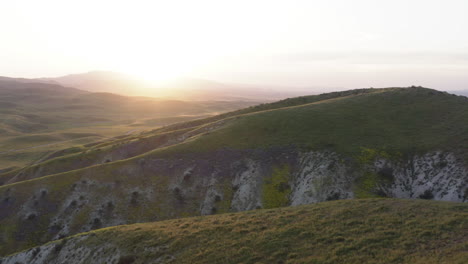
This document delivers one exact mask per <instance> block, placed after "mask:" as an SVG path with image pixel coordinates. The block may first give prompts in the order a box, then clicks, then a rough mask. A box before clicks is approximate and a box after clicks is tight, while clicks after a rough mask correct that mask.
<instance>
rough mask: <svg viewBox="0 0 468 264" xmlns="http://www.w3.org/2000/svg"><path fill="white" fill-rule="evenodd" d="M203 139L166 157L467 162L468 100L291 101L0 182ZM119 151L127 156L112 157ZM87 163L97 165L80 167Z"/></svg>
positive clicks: (380, 95) (359, 97) (363, 94)
mask: <svg viewBox="0 0 468 264" xmlns="http://www.w3.org/2000/svg"><path fill="white" fill-rule="evenodd" d="M181 131H182V132H183V133H181ZM207 131H210V132H209V133H206V132H207ZM200 134H204V135H203V136H201V137H197V138H196V140H191V141H189V142H188V143H186V144H181V145H180V146H175V147H173V148H171V149H168V150H164V151H163V152H164V153H169V152H171V153H180V152H194V151H196V152H200V151H201V152H206V151H212V150H217V149H220V148H225V147H228V148H234V149H255V148H268V147H276V146H288V145H295V146H298V147H305V148H308V149H315V150H317V149H329V150H333V151H336V152H339V153H342V154H346V155H357V154H359V153H360V152H361V150H362V149H363V148H370V149H378V150H379V151H384V152H386V153H389V154H390V155H393V156H402V155H412V154H415V153H424V152H426V151H431V150H450V151H457V152H459V153H457V154H460V155H459V156H460V157H465V159H467V158H468V154H467V151H466V150H467V149H468V148H466V147H465V146H468V98H466V97H461V96H454V95H450V94H447V93H443V92H439V91H435V90H431V89H427V88H421V87H412V88H388V89H357V90H350V91H343V92H334V93H327V94H322V95H313V96H303V97H297V98H290V99H286V100H282V101H278V102H275V103H270V104H262V105H258V106H253V107H249V108H245V109H241V110H237V111H234V112H229V113H225V114H221V115H217V116H214V117H210V118H205V119H199V120H195V121H189V122H183V123H178V124H174V125H169V126H167V127H163V128H161V129H157V130H153V131H149V132H145V133H142V134H141V135H140V136H138V137H134V136H131V137H127V138H124V140H113V141H110V142H109V143H106V149H103V148H101V147H94V148H85V149H82V150H81V151H80V153H77V154H75V155H74V156H71V157H63V158H60V159H57V160H56V161H55V162H53V163H50V162H49V163H48V164H38V165H35V166H33V167H30V168H24V169H22V170H17V171H13V172H10V173H8V174H7V175H4V176H2V175H0V183H1V182H3V183H6V182H9V179H11V178H12V177H13V176H14V175H16V174H18V172H19V171H22V172H23V174H24V175H23V176H21V177H19V179H31V178H35V177H41V176H46V175H50V174H55V173H60V172H65V171H68V170H74V169H79V168H84V167H87V166H90V165H95V164H100V163H103V160H105V159H104V157H106V156H108V157H110V159H109V160H111V161H115V160H119V159H125V158H130V157H133V156H136V155H141V154H143V153H145V152H148V151H149V150H154V149H158V148H160V147H167V146H168V145H172V144H175V143H180V142H181V141H183V140H185V139H188V138H190V137H193V136H197V135H200ZM159 135H164V138H165V139H166V143H164V144H159V143H157V144H154V143H152V142H156V141H154V140H150V141H151V142H150V141H148V139H152V138H161V136H159ZM167 135H174V136H172V137H171V136H167ZM181 139H182V140H181ZM138 141H140V143H138ZM158 142H159V141H158ZM129 144H130V145H131V146H129ZM135 145H140V146H143V147H134V146H135ZM97 152H100V153H97ZM116 152H119V153H120V154H119V155H115V154H112V153H116ZM96 157H99V158H96ZM83 159H84V160H90V162H81V161H82V160H83ZM57 164H58V165H57ZM39 167H45V168H43V169H40V170H39ZM33 171H34V172H33ZM2 179H3V180H2ZM16 181H17V180H16Z"/></svg>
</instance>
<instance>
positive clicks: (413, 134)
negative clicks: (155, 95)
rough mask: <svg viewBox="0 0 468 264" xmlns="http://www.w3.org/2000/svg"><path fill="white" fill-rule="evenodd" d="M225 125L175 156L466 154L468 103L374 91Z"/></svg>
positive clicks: (405, 91) (418, 92)
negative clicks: (282, 150)
mask: <svg viewBox="0 0 468 264" xmlns="http://www.w3.org/2000/svg"><path fill="white" fill-rule="evenodd" d="M227 121H229V122H226V123H227V125H225V126H223V127H222V128H220V129H218V130H216V131H213V132H212V133H210V134H209V135H206V136H203V137H199V138H197V140H193V141H192V142H190V143H188V144H183V145H180V146H178V147H175V148H174V151H204V150H206V151H209V150H213V149H219V148H222V147H230V148H236V149H249V148H265V147H271V146H281V145H291V144H293V145H297V146H305V147H307V148H310V149H323V148H327V149H332V150H334V151H337V152H340V153H345V154H353V153H354V154H355V153H358V152H360V151H361V148H372V149H383V150H388V151H390V152H394V153H397V152H399V153H403V154H406V153H414V152H425V151H428V150H435V149H441V150H452V151H453V150H455V149H458V150H460V151H462V152H463V154H467V153H466V152H467V151H468V148H466V147H467V146H468V98H466V97H462V96H455V95H450V94H447V93H443V92H439V91H435V90H431V89H427V88H419V87H414V88H393V89H392V88H391V89H374V90H370V91H369V92H367V93H359V94H357V95H353V94H351V95H348V96H343V97H337V98H332V99H328V100H320V101H317V102H312V103H306V104H300V105H297V106H290V107H284V108H279V109H274V110H269V111H268V110H267V111H260V112H254V113H252V114H246V115H239V116H235V117H232V118H230V119H228V120H227Z"/></svg>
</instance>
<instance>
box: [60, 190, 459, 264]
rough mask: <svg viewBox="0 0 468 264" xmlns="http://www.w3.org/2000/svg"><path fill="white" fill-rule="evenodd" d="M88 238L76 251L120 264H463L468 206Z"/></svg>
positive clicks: (331, 212)
mask: <svg viewBox="0 0 468 264" xmlns="http://www.w3.org/2000/svg"><path fill="white" fill-rule="evenodd" d="M87 234H92V235H91V236H89V237H88V238H86V239H85V240H83V241H82V242H80V245H84V246H86V247H88V248H90V249H91V250H92V251H94V252H97V251H98V250H99V248H100V246H103V244H106V245H109V244H110V245H113V246H115V247H117V248H118V249H119V252H120V254H121V260H123V259H125V258H127V259H128V258H133V259H134V262H132V263H134V264H137V263H147V262H148V261H151V260H154V259H157V258H167V257H169V256H173V257H175V260H174V263H320V264H327V263H330V264H332V263H347V264H351V263H359V264H360V263H382V264H383V263H385V264H387V263H412V264H418V263H420V264H430V263H452V264H456V263H459V264H462V263H467V262H468V204H459V203H448V202H434V201H423V200H398V199H364V200H359V199H358V200H343V201H332V202H324V203H319V204H313V205H305V206H298V207H289V208H279V209H270V210H256V211H248V212H242V213H231V214H221V215H215V216H207V217H191V218H182V219H174V220H168V221H161V222H155V223H145V224H133V225H127V226H118V227H112V228H105V229H101V230H97V231H93V232H91V233H87ZM78 236H79V235H78ZM68 239H70V238H68ZM56 243H61V242H56ZM63 243H66V242H63ZM91 255H92V254H91ZM84 263H93V260H92V259H91V258H89V259H86V260H85V262H84Z"/></svg>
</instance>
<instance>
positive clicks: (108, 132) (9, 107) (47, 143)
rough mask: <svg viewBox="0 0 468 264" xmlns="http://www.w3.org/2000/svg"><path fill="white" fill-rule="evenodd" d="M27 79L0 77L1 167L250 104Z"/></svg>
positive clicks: (20, 163)
mask: <svg viewBox="0 0 468 264" xmlns="http://www.w3.org/2000/svg"><path fill="white" fill-rule="evenodd" d="M26 81H27V80H18V79H11V78H10V79H8V78H0V169H5V168H9V167H13V166H16V167H23V166H25V165H28V164H31V163H34V162H37V161H39V160H41V159H42V158H43V157H45V156H47V155H49V154H51V153H52V152H54V151H57V150H60V149H64V148H67V147H73V146H75V145H82V144H88V143H91V142H95V141H98V140H105V139H106V138H109V137H113V136H117V135H122V134H126V133H128V134H131V133H135V132H137V131H141V130H144V129H154V128H156V127H161V126H164V125H168V124H172V123H175V122H181V121H187V120H193V119H197V118H202V117H207V116H212V115H215V114H218V113H222V112H227V111H232V110H236V109H239V108H244V107H247V106H251V105H253V104H255V103H254V102H243V101H229V102H221V101H204V102H199V101H197V102H195V101H180V100H161V99H156V98H150V97H129V96H120V95H116V94H111V93H90V92H86V91H82V90H78V89H74V88H67V87H63V86H60V85H57V84H52V83H34V82H33V80H29V81H30V82H26Z"/></svg>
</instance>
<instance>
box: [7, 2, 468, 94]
mask: <svg viewBox="0 0 468 264" xmlns="http://www.w3.org/2000/svg"><path fill="white" fill-rule="evenodd" d="M467 12H468V1H467V0H411V1H410V0H391V1H390V0H389V1H382V0H381V1H376V0H353V1H349V0H341V1H340V0H323V1H313V0H308V1H294V0H285V1H274V0H268V1H255V0H249V1H241V0H235V1H234V0H232V1H221V0H213V1H204V0H197V1H193V0H191V1H177V0H170V1H168V0H164V1H157V0H153V1H150V0H148V1H139V0H130V1H118V0H109V1H105V0H79V1H78V0H77V1H71V0H41V1H38V0H30V1H28V0H14V1H6V0H5V1H2V3H1V5H0V34H1V35H0V75H3V76H14V77H44V76H58V75H64V74H69V73H79V72H86V71H90V70H112V71H119V72H124V73H130V74H134V75H137V76H141V77H144V78H146V79H154V80H159V79H165V78H170V77H175V76H179V75H184V76H192V77H201V78H206V79H213V80H221V81H228V82H238V83H257V84H258V83H262V84H276V85H281V86H290V85H291V86H327V87H344V88H356V87H369V86H373V87H382V86H408V85H413V84H414V85H423V86H427V87H434V88H441V89H447V90H454V89H462V88H465V89H468V34H467V33H466V32H467V29H468V15H467Z"/></svg>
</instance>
